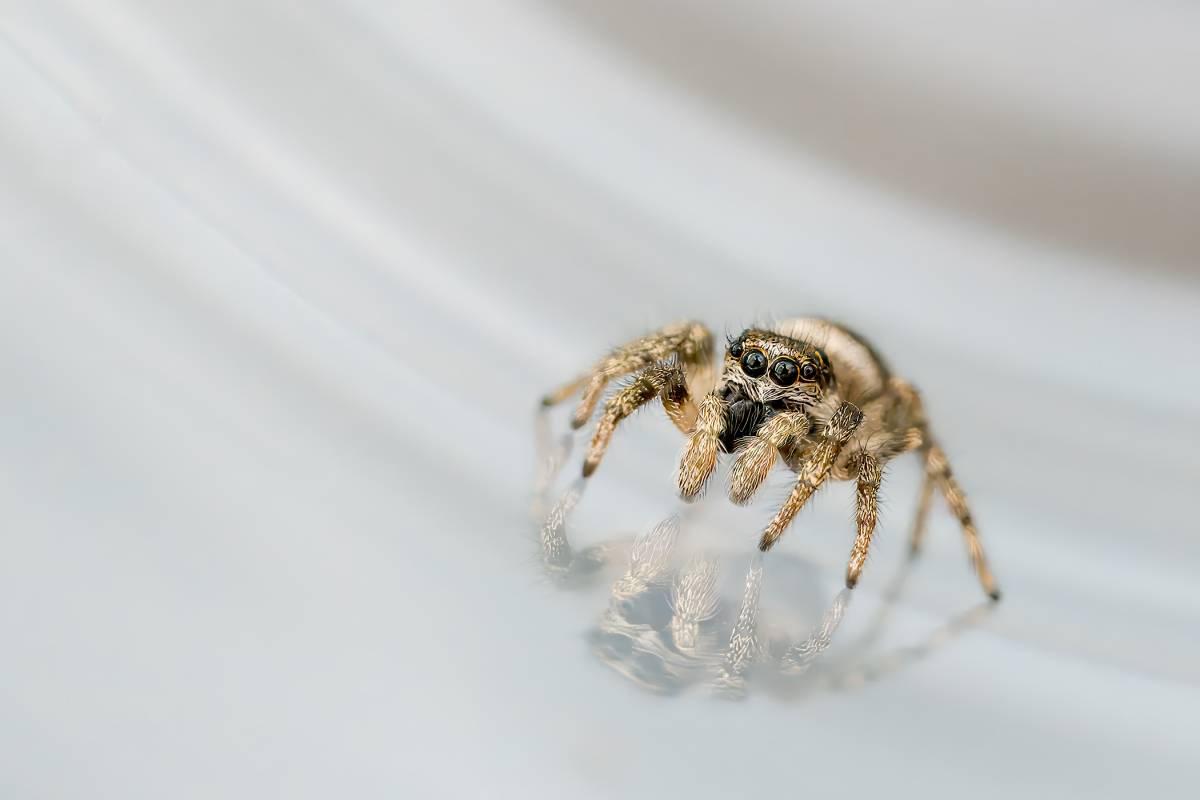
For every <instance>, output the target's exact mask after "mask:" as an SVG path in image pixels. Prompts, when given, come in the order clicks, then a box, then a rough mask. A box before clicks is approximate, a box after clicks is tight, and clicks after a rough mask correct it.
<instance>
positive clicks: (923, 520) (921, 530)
mask: <svg viewBox="0 0 1200 800" xmlns="http://www.w3.org/2000/svg"><path fill="white" fill-rule="evenodd" d="M936 488H937V479H936V478H934V477H933V476H932V475H930V474H929V473H925V480H924V481H923V482H922V483H921V496H920V498H919V499H918V500H917V515H916V516H915V517H914V518H913V526H912V533H911V534H910V535H909V544H908V549H909V553H911V554H912V555H914V556H915V555H916V554H917V553H919V552H921V542H922V541H923V540H924V538H925V526H926V524H927V523H928V521H929V507H930V506H931V505H932V504H933V490H934V489H936Z"/></svg>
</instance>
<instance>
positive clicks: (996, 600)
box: [988, 589, 1000, 603]
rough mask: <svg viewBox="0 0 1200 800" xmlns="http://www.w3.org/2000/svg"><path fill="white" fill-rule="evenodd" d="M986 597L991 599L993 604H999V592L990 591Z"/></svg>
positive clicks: (995, 590)
mask: <svg viewBox="0 0 1200 800" xmlns="http://www.w3.org/2000/svg"><path fill="white" fill-rule="evenodd" d="M988 597H990V598H992V602H993V603H999V602H1000V590H999V589H992V590H991V591H990V592H988Z"/></svg>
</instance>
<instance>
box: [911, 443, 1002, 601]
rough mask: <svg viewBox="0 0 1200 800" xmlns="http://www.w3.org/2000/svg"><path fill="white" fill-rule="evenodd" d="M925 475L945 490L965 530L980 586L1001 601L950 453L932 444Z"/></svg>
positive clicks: (948, 500)
mask: <svg viewBox="0 0 1200 800" xmlns="http://www.w3.org/2000/svg"><path fill="white" fill-rule="evenodd" d="M925 474H926V475H927V476H929V478H931V479H933V481H935V482H936V483H937V485H938V486H940V487H941V489H942V495H943V496H944V497H945V498H946V504H947V505H949V506H950V510H951V511H953V512H954V516H956V517H958V524H959V525H960V526H961V527H962V532H963V539H964V540H965V541H966V544H967V552H968V553H970V555H971V564H972V566H974V568H975V574H976V575H978V576H979V583H980V585H982V586H983V590H984V591H985V592H987V595H988V597H990V598H992V599H993V600H999V599H1000V589H999V587H998V586H997V585H996V578H995V576H994V575H992V570H991V568H990V567H989V566H988V562H987V556H986V555H985V554H984V552H983V543H982V542H981V541H980V540H979V531H977V530H976V529H975V521H974V520H973V519H972V517H971V510H970V508H968V507H967V497H966V495H965V494H964V493H963V490H962V488H961V487H960V486H959V485H958V481H956V480H955V479H954V475H953V474H952V473H951V472H950V463H949V462H948V461H947V460H946V454H945V453H944V452H942V448H940V447H938V446H937V445H936V444H931V445H930V446H929V449H928V450H927V451H926V452H925Z"/></svg>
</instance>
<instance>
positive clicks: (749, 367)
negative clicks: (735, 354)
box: [742, 350, 767, 378]
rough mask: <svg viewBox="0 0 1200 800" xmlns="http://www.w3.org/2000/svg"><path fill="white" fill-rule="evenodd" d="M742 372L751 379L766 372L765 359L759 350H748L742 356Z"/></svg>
mask: <svg viewBox="0 0 1200 800" xmlns="http://www.w3.org/2000/svg"><path fill="white" fill-rule="evenodd" d="M742 371H743V372H745V373H746V374H747V375H749V376H750V377H751V378H757V377H758V376H759V375H762V374H764V373H766V371H767V357H766V356H765V355H763V354H762V351H760V350H750V351H748V352H747V353H746V355H744V356H742Z"/></svg>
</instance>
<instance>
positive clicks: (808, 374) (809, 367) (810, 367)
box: [800, 361, 817, 381]
mask: <svg viewBox="0 0 1200 800" xmlns="http://www.w3.org/2000/svg"><path fill="white" fill-rule="evenodd" d="M800 377H801V378H804V380H806V381H815V380H816V379H817V368H816V366H815V365H814V364H813V363H812V362H811V361H809V362H805V363H804V364H803V365H802V366H801V367H800Z"/></svg>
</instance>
